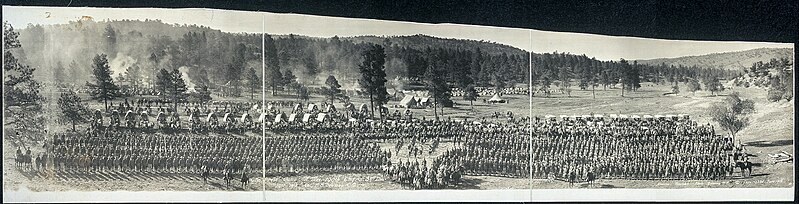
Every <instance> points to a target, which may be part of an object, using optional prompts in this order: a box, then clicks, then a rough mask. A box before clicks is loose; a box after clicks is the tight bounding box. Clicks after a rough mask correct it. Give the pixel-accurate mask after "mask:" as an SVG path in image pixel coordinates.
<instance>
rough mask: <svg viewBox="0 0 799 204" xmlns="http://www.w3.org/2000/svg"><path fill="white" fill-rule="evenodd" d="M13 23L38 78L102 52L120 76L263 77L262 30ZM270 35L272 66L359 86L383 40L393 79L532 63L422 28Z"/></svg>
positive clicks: (495, 73)
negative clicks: (177, 72) (419, 31)
mask: <svg viewBox="0 0 799 204" xmlns="http://www.w3.org/2000/svg"><path fill="white" fill-rule="evenodd" d="M13 26H14V27H15V29H16V31H18V32H19V33H20V37H19V40H20V42H21V44H22V46H23V48H22V49H19V52H21V53H18V54H19V56H20V59H21V62H23V63H25V64H28V65H30V66H33V67H38V68H37V71H36V72H37V73H39V74H36V76H37V78H42V77H44V78H43V80H46V81H49V80H56V81H62V82H68V83H75V84H84V82H85V81H87V80H89V76H90V75H91V74H90V73H91V60H92V58H94V56H96V55H98V54H106V55H108V61H109V65H110V67H111V69H112V71H113V72H114V75H115V76H120V75H121V74H125V73H126V72H127V71H128V68H131V67H138V68H141V70H142V71H141V73H140V75H141V77H142V78H143V79H142V80H144V81H143V82H144V83H150V84H152V83H154V81H153V80H155V78H156V77H155V73H157V72H158V70H160V69H168V70H172V69H181V70H182V71H183V72H186V73H187V74H188V76H189V78H191V79H190V80H191V81H193V82H199V83H204V84H205V83H208V85H209V86H211V87H213V86H214V85H221V84H227V83H228V82H233V83H232V84H236V83H238V82H236V81H241V80H242V78H243V77H241V76H236V75H235V74H234V75H231V74H230V73H243V72H244V71H247V70H249V69H255V72H256V73H257V74H258V75H259V76H263V73H261V69H260V67H261V61H260V60H261V56H260V51H261V35H260V34H257V33H227V32H222V31H219V30H215V29H212V28H209V27H204V26H197V25H178V24H166V23H163V22H161V21H159V20H145V21H138V20H113V21H106V20H101V21H95V20H93V19H82V20H80V21H72V22H69V23H67V24H58V25H13ZM271 38H272V39H274V40H273V41H270V42H268V43H267V46H273V47H274V48H275V52H276V54H277V56H276V58H278V60H276V61H277V62H278V63H279V64H278V65H277V66H272V65H267V66H268V67H277V68H279V72H280V73H279V74H288V75H295V76H297V81H298V82H300V83H303V84H314V83H317V82H318V81H323V80H324V79H325V78H326V77H327V76H329V75H335V76H336V77H338V78H339V80H340V81H342V82H343V84H342V85H343V86H345V88H352V87H354V86H357V83H356V81H357V78H358V77H359V76H360V75H359V73H358V64H360V63H361V62H362V60H363V59H362V57H361V52H362V51H364V50H365V49H367V48H368V47H369V46H368V45H369V44H378V45H383V46H384V47H385V53H386V59H385V66H386V74H387V78H389V79H393V78H395V77H411V78H421V76H422V75H423V74H424V73H425V71H426V70H427V69H428V68H429V67H431V66H432V67H436V68H437V69H442V70H447V71H446V75H447V79H448V80H449V81H450V82H453V81H455V80H456V79H459V78H464V77H466V75H465V74H467V72H471V73H473V74H471V73H469V74H471V75H470V76H471V77H470V78H474V79H476V82H477V83H480V84H487V83H491V82H490V81H515V82H524V81H526V80H525V79H524V78H523V76H526V74H524V73H525V71H526V70H527V69H528V65H527V64H528V61H527V58H528V57H527V55H526V53H525V52H524V51H523V50H521V49H518V48H514V47H512V46H508V45H503V44H498V43H494V42H485V41H475V40H462V39H444V38H438V37H433V36H424V35H413V36H385V37H378V36H358V37H331V38H315V37H308V36H299V35H275V36H271ZM267 50H270V49H267ZM269 57H270V56H269V55H267V58H269ZM267 61H268V60H267ZM268 62H269V61H268ZM267 64H268V63H267ZM288 72H291V73H288ZM58 73H63V74H58ZM270 73H271V74H275V73H276V72H274V71H269V73H267V75H270ZM264 78H266V79H267V80H270V79H276V78H274V77H272V76H267V77H264ZM278 78H280V77H278ZM241 83H243V82H241Z"/></svg>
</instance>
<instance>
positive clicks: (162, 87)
mask: <svg viewBox="0 0 799 204" xmlns="http://www.w3.org/2000/svg"><path fill="white" fill-rule="evenodd" d="M155 78H156V80H155V89H156V90H158V91H159V92H160V93H161V98H162V99H166V97H167V95H169V94H167V92H169V89H170V87H172V75H171V73H169V71H167V70H166V69H164V68H161V70H159V71H158V74H156V76H155Z"/></svg>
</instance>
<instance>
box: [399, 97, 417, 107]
mask: <svg viewBox="0 0 799 204" xmlns="http://www.w3.org/2000/svg"><path fill="white" fill-rule="evenodd" d="M399 105H400V106H402V107H404V108H413V107H416V105H418V102H417V101H416V98H415V97H413V96H411V95H406V96H405V97H404V98H402V100H401V101H400V103H399Z"/></svg>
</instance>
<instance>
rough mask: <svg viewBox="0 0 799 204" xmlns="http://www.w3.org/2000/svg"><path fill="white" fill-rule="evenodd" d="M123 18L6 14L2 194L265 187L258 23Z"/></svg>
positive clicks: (145, 12)
mask: <svg viewBox="0 0 799 204" xmlns="http://www.w3.org/2000/svg"><path fill="white" fill-rule="evenodd" d="M122 11H123V10H122V9H110V8H103V9H101V8H45V7H5V6H4V7H3V19H4V21H3V43H4V50H3V56H4V61H3V71H4V72H3V83H4V84H3V102H4V103H3V112H4V114H3V115H4V118H3V120H4V123H3V128H4V129H3V130H4V131H3V132H4V136H3V137H4V138H3V156H4V160H3V168H4V169H3V190H4V191H10V190H30V191H72V190H76V191H119V190H125V191H241V190H244V191H253V190H262V185H261V183H260V182H261V178H262V177H263V176H262V175H263V172H262V169H263V168H262V167H263V159H262V155H263V152H262V143H263V141H262V134H261V132H262V128H261V127H260V125H261V123H258V122H257V119H258V117H263V116H262V115H261V113H262V112H263V111H262V110H264V108H265V107H264V106H263V104H262V103H261V101H262V99H261V97H262V94H261V92H262V90H261V85H262V84H263V81H262V72H261V70H263V69H262V64H263V63H262V61H261V60H262V58H263V57H262V53H263V49H262V47H261V46H262V35H261V32H262V31H263V27H262V25H263V21H262V20H263V18H262V17H261V15H260V14H257V13H253V12H235V11H218V10H217V11H210V10H203V9H184V10H167V9H124V12H122ZM145 17H146V18H145ZM186 17H194V18H188V19H187V18H186ZM233 19H236V20H235V21H233ZM220 29H224V30H220Z"/></svg>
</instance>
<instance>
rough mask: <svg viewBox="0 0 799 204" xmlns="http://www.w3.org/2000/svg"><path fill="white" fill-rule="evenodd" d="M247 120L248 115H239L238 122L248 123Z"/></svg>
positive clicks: (248, 118)
mask: <svg viewBox="0 0 799 204" xmlns="http://www.w3.org/2000/svg"><path fill="white" fill-rule="evenodd" d="M249 120H250V114H249V113H244V114H241V118H240V119H239V121H241V122H248V121H249Z"/></svg>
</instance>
